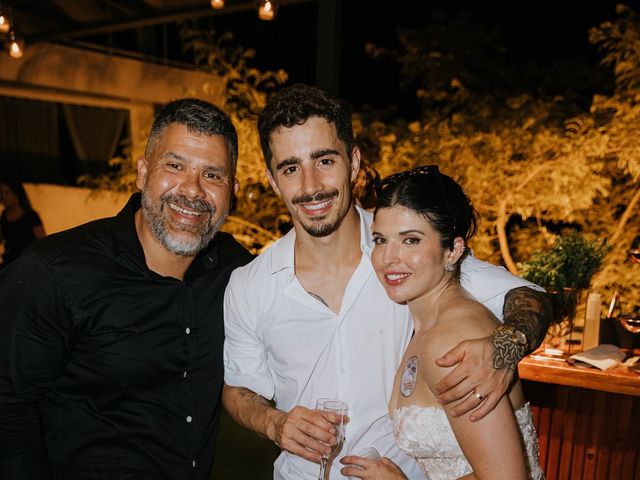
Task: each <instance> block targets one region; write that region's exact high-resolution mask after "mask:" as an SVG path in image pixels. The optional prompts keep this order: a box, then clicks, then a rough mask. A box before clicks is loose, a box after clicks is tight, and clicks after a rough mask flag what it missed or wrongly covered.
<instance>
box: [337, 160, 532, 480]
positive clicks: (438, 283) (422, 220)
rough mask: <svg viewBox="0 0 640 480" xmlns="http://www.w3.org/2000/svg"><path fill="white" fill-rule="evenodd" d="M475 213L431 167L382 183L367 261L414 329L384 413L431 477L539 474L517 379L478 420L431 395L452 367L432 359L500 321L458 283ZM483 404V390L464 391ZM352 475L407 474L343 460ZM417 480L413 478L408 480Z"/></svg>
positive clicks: (382, 464)
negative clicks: (407, 312) (407, 311)
mask: <svg viewBox="0 0 640 480" xmlns="http://www.w3.org/2000/svg"><path fill="white" fill-rule="evenodd" d="M475 230H476V214H475V211H474V209H473V207H472V206H471V202H470V200H469V199H468V197H467V196H466V195H465V194H464V192H463V191H462V189H461V187H460V186H459V185H458V184H457V183H456V182H455V181H454V180H452V179H451V178H450V177H448V176H446V175H443V174H441V173H440V172H439V171H438V169H437V167H436V166H429V167H419V168H417V169H414V170H411V171H409V172H404V173H400V174H396V175H392V176H391V177H388V178H387V179H385V180H383V182H382V185H381V190H380V193H379V198H378V207H377V209H376V213H375V220H374V224H373V237H374V242H375V248H374V250H373V253H372V257H371V260H372V262H373V266H374V268H375V270H376V273H377V275H378V278H379V280H380V281H381V282H382V284H383V285H384V287H385V290H386V292H387V294H388V295H389V297H390V298H391V299H392V300H394V301H395V302H398V303H406V304H408V305H409V308H410V310H411V314H412V316H413V319H414V323H415V334H414V336H413V338H412V340H411V342H410V343H409V346H408V347H407V350H406V352H405V354H404V358H403V360H402V362H401V365H400V368H399V369H398V373H397V374H396V380H395V385H394V389H393V393H392V398H391V400H390V403H389V411H390V414H391V417H392V419H393V423H394V432H395V436H396V442H397V443H398V446H399V447H400V448H401V449H402V450H404V451H405V452H406V453H407V454H409V455H411V456H412V457H414V458H415V459H416V461H417V462H418V463H419V465H420V467H421V469H422V471H423V472H424V475H425V478H426V479H428V480H448V479H457V478H464V479H474V478H475V479H491V480H501V479H505V480H507V479H508V480H517V479H535V480H538V479H543V478H544V475H543V473H542V470H541V468H540V465H539V460H538V439H537V435H536V432H535V429H534V425H533V420H532V417H531V409H530V407H529V404H528V403H525V402H524V398H523V395H522V389H521V386H520V382H519V381H517V382H516V383H515V384H514V385H513V387H512V389H511V391H510V393H509V395H508V397H507V396H505V397H503V398H502V399H501V400H500V401H499V402H498V405H497V406H496V408H495V409H494V410H493V411H492V412H491V413H489V414H488V415H487V416H486V417H484V418H483V419H481V420H478V421H475V422H471V421H470V420H469V418H468V416H469V415H468V414H467V415H463V416H461V417H458V418H455V417H453V416H452V415H451V414H450V410H451V409H452V408H453V407H454V406H455V405H451V404H450V405H447V406H445V407H442V406H441V405H440V404H439V403H438V401H437V400H436V397H435V396H434V394H433V393H432V391H431V388H433V386H434V385H435V384H436V383H437V382H438V381H439V380H441V379H442V378H443V377H444V376H445V375H446V374H447V373H448V372H449V371H450V369H449V368H442V367H438V366H436V364H435V360H436V359H437V358H438V357H440V356H441V355H443V354H444V353H446V352H447V351H449V350H450V349H451V348H452V347H454V346H455V345H457V344H458V343H460V341H461V340H465V339H472V338H481V337H486V336H489V335H491V333H492V332H493V330H494V329H495V327H496V322H497V320H496V319H495V317H494V316H493V315H492V314H491V313H490V312H489V310H487V309H486V308H485V307H484V306H482V305H481V304H480V303H478V302H477V301H476V300H474V299H473V298H472V297H471V296H470V295H469V294H468V293H467V292H466V291H465V290H464V289H463V288H462V287H461V286H460V282H459V276H460V270H459V264H460V262H461V259H462V258H463V257H464V255H466V254H467V251H468V250H467V248H466V241H467V240H468V239H469V238H470V237H471V236H472V235H473V233H475ZM470 395H473V396H475V397H476V399H477V400H478V404H480V403H481V402H482V401H484V396H483V394H482V392H476V391H473V392H472V393H470ZM344 460H345V463H346V462H347V461H348V463H351V464H353V465H356V466H358V467H360V468H361V469H362V470H355V469H350V474H351V475H352V478H361V479H378V480H380V479H404V478H406V477H405V475H404V474H403V473H402V472H401V471H400V469H399V468H398V467H397V466H396V465H395V464H394V463H393V462H391V460H389V459H386V458H383V459H382V460H381V461H375V460H367V459H363V458H360V457H349V458H345V459H344ZM411 480H413V479H411Z"/></svg>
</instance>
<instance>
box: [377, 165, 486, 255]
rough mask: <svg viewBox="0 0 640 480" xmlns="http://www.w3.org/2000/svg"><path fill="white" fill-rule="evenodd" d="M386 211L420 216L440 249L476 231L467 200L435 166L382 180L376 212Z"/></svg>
mask: <svg viewBox="0 0 640 480" xmlns="http://www.w3.org/2000/svg"><path fill="white" fill-rule="evenodd" d="M387 207H405V208H408V209H409V210H412V211H414V212H416V213H418V214H419V215H422V216H424V217H425V218H426V219H427V220H428V221H429V223H430V224H431V226H432V227H433V228H435V229H436V230H437V231H438V232H439V233H440V236H441V237H442V243H441V245H442V247H443V248H448V249H451V248H453V240H454V239H455V238H456V237H462V238H464V240H465V242H466V241H468V240H469V239H470V238H471V237H473V235H474V234H475V233H476V230H477V229H478V214H477V212H476V210H475V208H473V205H472V204H471V200H469V197H468V196H467V195H466V193H464V191H463V190H462V187H461V186H460V185H459V184H458V183H457V182H456V181H455V180H454V179H453V178H451V177H450V176H448V175H444V174H442V173H440V170H439V169H438V166H437V165H427V166H424V167H418V168H414V169H413V170H408V171H406V172H401V173H396V174H394V175H390V176H388V177H386V178H384V179H383V180H382V181H381V182H380V185H379V187H378V203H377V205H376V212H377V211H378V210H379V209H381V208H387Z"/></svg>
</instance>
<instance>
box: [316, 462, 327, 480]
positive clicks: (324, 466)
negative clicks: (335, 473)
mask: <svg viewBox="0 0 640 480" xmlns="http://www.w3.org/2000/svg"><path fill="white" fill-rule="evenodd" d="M326 469H327V459H326V458H325V457H322V460H320V475H318V480H324V472H325V470H326Z"/></svg>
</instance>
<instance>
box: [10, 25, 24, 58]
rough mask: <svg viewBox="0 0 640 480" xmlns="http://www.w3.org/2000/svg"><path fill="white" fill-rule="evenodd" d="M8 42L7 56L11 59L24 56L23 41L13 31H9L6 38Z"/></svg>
mask: <svg viewBox="0 0 640 480" xmlns="http://www.w3.org/2000/svg"><path fill="white" fill-rule="evenodd" d="M8 40H9V56H11V57H12V58H21V57H22V55H24V39H23V38H22V37H21V36H20V35H19V34H18V33H16V31H15V30H11V31H10V32H9V36H8Z"/></svg>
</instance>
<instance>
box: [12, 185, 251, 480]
mask: <svg viewBox="0 0 640 480" xmlns="http://www.w3.org/2000/svg"><path fill="white" fill-rule="evenodd" d="M139 206H140V196H139V194H136V195H134V196H132V198H131V199H130V200H129V203H128V204H127V206H126V207H125V208H124V209H123V210H122V212H120V213H119V214H118V215H117V216H116V217H113V218H108V219H103V220H98V221H95V222H91V223H89V224H86V225H83V226H80V227H77V228H74V229H71V230H68V231H66V232H62V233H59V234H56V235H51V236H49V237H48V238H46V239H43V240H42V241H39V242H36V244H34V246H33V248H32V249H30V250H29V251H28V252H27V253H26V254H25V255H23V256H22V257H20V258H19V259H18V260H16V261H15V262H14V263H12V264H11V265H9V266H8V267H7V268H6V269H4V270H3V272H2V273H1V274H0V478H2V479H10V478H11V479H12V478H29V479H30V480H31V479H35V478H47V477H48V473H47V470H49V469H50V470H51V473H52V476H53V478H61V479H62V478H64V479H83V480H84V479H118V480H123V479H136V480H141V479H154V480H157V479H188V478H194V479H207V478H208V476H209V474H210V470H211V466H212V464H213V451H214V442H215V437H216V435H217V430H218V419H219V413H220V394H221V390H222V383H223V373H224V372H223V368H224V367H223V361H222V346H223V337H224V326H223V319H222V315H223V307H222V302H223V295H224V289H225V287H226V284H227V281H228V279H229V275H230V274H231V271H232V270H233V269H234V268H235V267H237V266H239V265H243V264H245V263H247V262H248V261H249V260H250V259H251V257H250V255H249V253H248V252H246V251H245V250H244V249H243V248H242V247H241V246H240V245H239V244H238V243H237V242H236V241H235V240H234V239H233V237H231V236H230V235H228V234H225V233H219V234H217V235H216V237H215V238H214V240H213V241H212V242H211V244H210V245H209V247H208V248H207V249H206V250H205V251H203V252H201V253H200V254H199V255H198V256H197V257H196V258H195V259H194V261H193V263H192V264H191V266H190V267H189V269H188V270H187V272H186V274H185V277H184V280H183V281H179V280H177V279H175V278H170V277H162V276H160V275H158V274H156V273H154V272H152V271H151V270H149V269H148V268H147V266H146V263H145V259H144V253H143V250H142V246H141V245H140V242H139V241H138V237H137V234H136V230H135V225H134V213H135V211H136V210H137V209H138V208H139Z"/></svg>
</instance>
